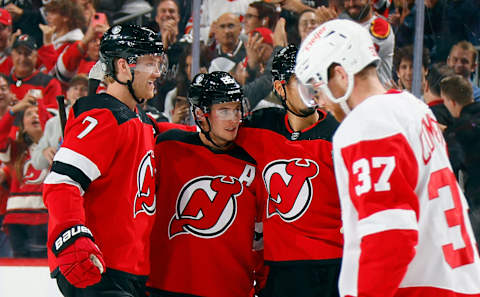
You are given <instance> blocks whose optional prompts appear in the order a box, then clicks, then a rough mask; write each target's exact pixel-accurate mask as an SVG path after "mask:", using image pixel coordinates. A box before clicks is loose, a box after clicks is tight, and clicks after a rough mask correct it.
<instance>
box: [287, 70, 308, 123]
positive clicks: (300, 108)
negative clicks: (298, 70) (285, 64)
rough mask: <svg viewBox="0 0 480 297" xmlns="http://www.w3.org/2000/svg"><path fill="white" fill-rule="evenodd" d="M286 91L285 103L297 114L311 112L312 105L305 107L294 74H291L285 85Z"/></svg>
mask: <svg viewBox="0 0 480 297" xmlns="http://www.w3.org/2000/svg"><path fill="white" fill-rule="evenodd" d="M285 90H286V91H287V104H288V107H289V108H290V109H292V110H293V111H294V112H295V113H299V114H311V111H312V109H314V108H313V107H307V106H306V105H305V103H304V102H303V100H302V98H300V94H299V93H298V81H297V77H296V76H295V75H292V76H291V77H290V79H289V80H288V84H287V85H286V87H285Z"/></svg>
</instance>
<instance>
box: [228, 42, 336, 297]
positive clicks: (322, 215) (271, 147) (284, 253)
mask: <svg viewBox="0 0 480 297" xmlns="http://www.w3.org/2000/svg"><path fill="white" fill-rule="evenodd" d="M296 54H297V48H296V47H295V46H293V45H290V46H288V47H286V48H284V49H282V50H280V51H279V52H278V53H277V54H276V55H275V56H274V59H273V63H272V74H273V78H274V87H275V91H276V92H277V94H278V95H279V96H280V98H281V99H282V102H283V105H284V109H281V108H267V109H262V110H259V111H257V112H255V113H254V114H253V115H252V117H251V119H250V120H249V121H247V123H246V124H245V125H244V126H242V128H241V129H240V132H239V135H238V138H237V143H238V144H240V145H241V146H242V147H244V148H245V150H246V151H247V152H249V154H251V155H252V156H253V157H254V158H255V160H256V161H257V167H258V172H259V174H260V173H261V177H262V178H263V183H264V187H262V189H263V194H262V197H263V203H264V204H265V207H266V211H265V212H264V216H265V217H264V224H263V227H264V228H263V231H264V257H265V263H266V264H268V265H269V267H270V272H269V275H268V278H267V282H266V286H265V289H264V291H263V294H264V296H275V297H283V296H285V297H287V296H288V297H291V296H296V297H304V296H305V297H306V296H326V297H336V296H338V289H337V283H338V275H339V272H340V262H341V257H342V245H343V238H342V234H341V232H340V229H341V220H340V201H339V199H338V195H337V188H336V184H335V177H334V172H333V162H332V157H331V151H332V144H331V138H332V136H333V133H334V131H335V129H336V128H337V126H338V122H337V121H336V120H335V119H334V118H333V117H332V116H331V115H329V114H326V113H325V112H323V111H321V110H318V109H317V108H316V107H315V106H313V105H306V104H304V103H303V101H302V100H301V98H300V96H299V94H298V91H297V78H296V77H295V74H294V69H295V57H296Z"/></svg>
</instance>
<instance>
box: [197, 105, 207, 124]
mask: <svg viewBox="0 0 480 297" xmlns="http://www.w3.org/2000/svg"><path fill="white" fill-rule="evenodd" d="M195 117H196V118H197V120H199V121H201V122H203V121H205V114H204V113H203V111H202V110H201V109H200V108H195Z"/></svg>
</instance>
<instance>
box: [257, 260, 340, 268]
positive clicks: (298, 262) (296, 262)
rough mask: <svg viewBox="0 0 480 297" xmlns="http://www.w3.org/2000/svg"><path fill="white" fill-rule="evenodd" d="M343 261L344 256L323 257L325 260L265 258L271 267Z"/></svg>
mask: <svg viewBox="0 0 480 297" xmlns="http://www.w3.org/2000/svg"><path fill="white" fill-rule="evenodd" d="M341 263H342V258H335V259H323V260H294V261H268V260H265V264H267V265H269V266H270V267H289V266H290V267H291V266H317V265H336V264H341Z"/></svg>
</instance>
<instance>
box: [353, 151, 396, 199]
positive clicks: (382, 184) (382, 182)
mask: <svg viewBox="0 0 480 297" xmlns="http://www.w3.org/2000/svg"><path fill="white" fill-rule="evenodd" d="M381 167H384V168H383V170H382V173H381V174H380V177H379V179H378V181H377V182H376V183H375V184H374V185H373V190H374V191H375V192H383V191H390V188H391V187H390V182H389V180H390V176H391V175H392V173H393V170H394V169H395V157H373V158H372V166H371V167H370V163H369V162H368V160H367V159H366V158H362V159H359V160H357V161H355V162H354V163H353V167H352V169H353V174H355V175H357V179H358V182H359V184H357V185H356V186H355V193H356V194H357V196H360V195H362V194H365V193H368V192H370V190H371V189H372V177H371V173H370V171H371V168H381Z"/></svg>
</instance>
